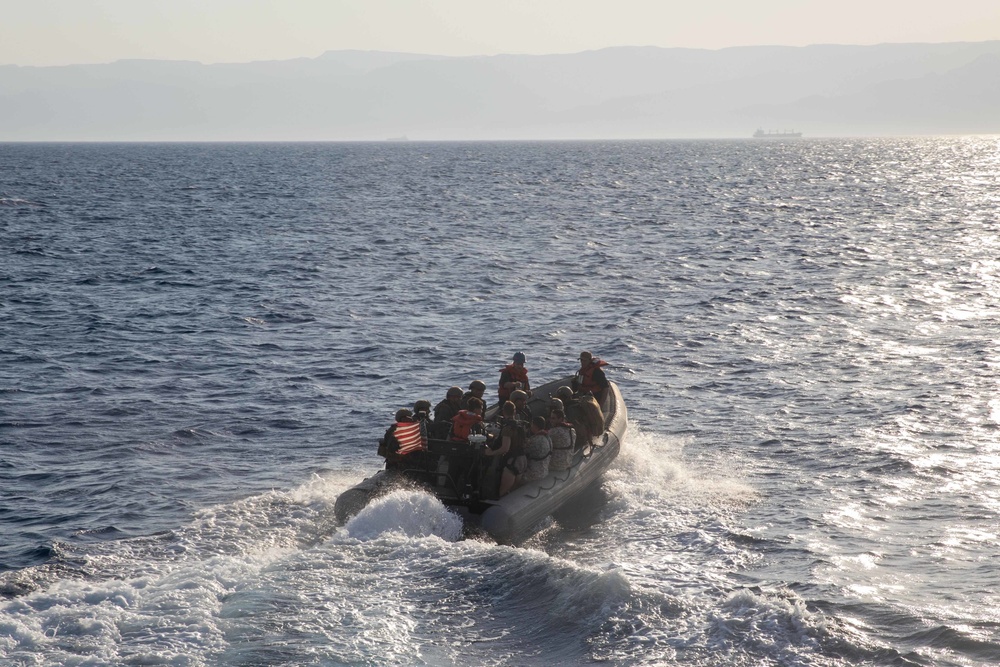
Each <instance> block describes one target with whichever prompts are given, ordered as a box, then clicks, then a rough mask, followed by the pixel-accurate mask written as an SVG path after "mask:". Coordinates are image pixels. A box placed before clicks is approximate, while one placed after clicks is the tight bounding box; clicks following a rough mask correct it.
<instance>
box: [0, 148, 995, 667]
mask: <svg viewBox="0 0 1000 667" xmlns="http://www.w3.org/2000/svg"><path fill="white" fill-rule="evenodd" d="M998 211H1000V140H998V139H997V138H995V137H969V138H922V139H858V140H840V139H839V140H801V141H789V142H782V141H774V142H754V141H698V142H606V143H600V142H593V143H587V142H581V143H572V142H567V143H482V144H477V143H453V144H449V143H439V144H435V143H420V142H408V143H385V144H376V143H369V144H192V145H183V144H149V145H129V144H121V145H117V144H3V145H0V531H2V532H0V535H2V536H3V538H2V540H0V664H3V665H161V664H162V665H183V666H195V665H473V664H474V665H553V664H555V665H585V664H610V665H699V666H706V667H708V666H719V665H722V666H730V665H732V666H750V665H753V666H760V665H782V666H784V665H803V666H804V665H822V666H841V665H934V666H937V665H992V664H997V663H998V662H1000V573H998V571H997V567H996V563H997V542H998V533H1000V519H998V514H1000V475H998V471H1000V392H998V372H1000V333H998V332H1000V259H998V258H1000V220H998ZM582 349H590V350H592V351H593V352H594V353H595V354H596V355H598V356H600V357H601V358H604V359H606V360H607V361H608V362H609V363H610V366H609V368H608V374H609V376H610V377H611V378H612V379H614V380H615V381H617V382H618V383H619V385H620V387H621V389H622V392H623V394H624V397H625V400H626V402H627V404H628V407H629V412H630V419H631V422H630V425H629V432H628V435H627V438H626V440H625V443H624V451H623V454H622V455H621V456H620V458H619V459H618V461H617V462H616V464H615V466H614V468H613V469H612V470H611V471H610V472H609V473H608V474H607V475H606V476H605V478H604V480H603V482H602V484H601V485H600V486H599V487H598V488H595V489H594V490H593V492H592V493H590V494H589V495H588V496H587V497H585V498H582V499H581V500H580V502H579V508H578V509H579V511H578V515H577V516H576V517H575V518H574V519H573V520H572V521H568V522H566V523H559V522H556V521H552V522H551V523H549V524H548V525H547V526H545V527H544V528H543V529H542V530H541V531H540V532H539V533H538V534H537V535H535V536H534V537H533V538H531V539H530V540H529V541H528V542H526V543H524V544H522V545H519V546H516V547H510V546H498V545H495V544H491V543H489V542H487V541H477V540H463V539H461V530H460V526H459V525H458V524H457V523H456V520H455V517H454V515H452V514H450V513H449V512H447V510H446V509H445V508H443V507H442V506H441V505H440V504H439V503H437V501H436V500H434V499H433V498H431V497H428V496H426V495H423V494H420V493H418V492H414V491H401V492H397V493H395V494H393V495H391V496H388V497H386V498H385V499H383V500H382V501H380V502H378V503H376V504H374V505H372V506H370V507H369V508H367V509H366V510H365V511H364V512H362V513H361V514H360V515H358V516H357V517H355V518H354V519H352V520H351V521H350V522H349V523H348V524H347V525H345V526H338V525H337V524H336V522H335V521H334V518H333V511H332V510H333V504H334V501H335V499H336V497H337V495H338V493H340V492H341V491H342V490H344V489H346V488H347V487H348V486H350V485H351V484H353V483H355V482H356V481H358V480H360V479H361V478H362V477H364V476H366V475H368V474H371V473H372V472H373V471H374V470H376V469H377V468H378V466H379V462H380V460H379V459H378V457H377V456H376V452H375V450H376V440H377V438H378V437H379V436H380V435H381V434H382V432H383V430H384V428H385V426H386V425H387V424H388V423H389V420H390V418H391V416H392V414H393V413H394V412H395V410H396V409H397V408H399V407H403V406H407V405H410V404H412V402H413V401H414V400H416V399H419V398H427V399H428V400H431V401H432V402H435V403H436V402H437V401H438V400H440V399H441V398H442V397H443V396H444V392H445V390H446V388H447V387H448V386H450V385H453V384H458V385H462V386H466V385H468V383H469V382H470V381H471V380H473V379H477V378H479V379H483V380H484V381H486V382H487V383H488V384H490V385H491V386H492V385H493V383H495V381H496V379H497V377H498V375H499V370H500V368H501V367H502V366H503V365H504V364H505V363H507V362H508V360H509V358H510V356H511V355H512V353H513V352H515V351H517V350H523V351H524V352H525V354H526V355H527V360H528V361H527V366H528V368H529V372H530V374H531V377H532V378H533V379H534V380H535V382H536V383H541V382H542V381H545V380H547V379H550V378H553V377H556V376H557V375H562V374H566V373H568V372H570V371H572V370H573V368H574V366H575V361H574V360H575V359H576V357H577V354H578V353H579V351H580V350H582Z"/></svg>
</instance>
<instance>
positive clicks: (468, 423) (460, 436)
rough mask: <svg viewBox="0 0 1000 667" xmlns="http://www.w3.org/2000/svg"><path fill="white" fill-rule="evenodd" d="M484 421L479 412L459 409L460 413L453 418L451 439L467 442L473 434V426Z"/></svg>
mask: <svg viewBox="0 0 1000 667" xmlns="http://www.w3.org/2000/svg"><path fill="white" fill-rule="evenodd" d="M481 421H483V418H482V417H481V416H480V414H479V413H478V412H470V411H469V410H459V412H458V414H457V415H455V416H454V418H452V420H451V439H452V440H456V441H458V442H466V441H468V439H469V436H470V435H472V427H473V426H475V425H476V424H478V423H479V422H481Z"/></svg>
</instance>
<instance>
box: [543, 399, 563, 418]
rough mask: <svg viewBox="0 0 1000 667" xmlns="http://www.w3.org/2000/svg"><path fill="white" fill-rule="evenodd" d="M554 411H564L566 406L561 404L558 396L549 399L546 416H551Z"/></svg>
mask: <svg viewBox="0 0 1000 667" xmlns="http://www.w3.org/2000/svg"><path fill="white" fill-rule="evenodd" d="M556 410H561V411H563V412H565V411H566V406H565V405H564V404H563V402H562V399H561V398H559V397H558V396H552V397H551V398H549V407H548V412H547V414H550V415H551V414H552V413H553V412H555V411H556Z"/></svg>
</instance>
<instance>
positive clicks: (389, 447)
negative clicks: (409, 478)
mask: <svg viewBox="0 0 1000 667" xmlns="http://www.w3.org/2000/svg"><path fill="white" fill-rule="evenodd" d="M395 419H396V421H395V423H394V424H392V425H391V426H390V427H389V428H388V429H386V432H385V436H384V437H383V438H382V439H381V440H379V446H378V454H379V456H382V457H384V458H385V469H386V470H401V469H403V468H407V467H411V466H414V465H418V464H419V462H420V461H419V459H420V456H421V454H422V452H424V451H425V450H426V449H427V431H426V427H425V425H424V423H423V422H421V421H420V420H418V419H416V418H415V417H414V416H413V413H412V412H411V411H410V410H408V409H406V408H401V409H399V410H397V411H396V415H395Z"/></svg>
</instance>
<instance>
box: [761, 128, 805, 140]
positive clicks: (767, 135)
mask: <svg viewBox="0 0 1000 667" xmlns="http://www.w3.org/2000/svg"><path fill="white" fill-rule="evenodd" d="M753 136H754V139H798V138H799V137H801V136H802V133H801V132H794V131H793V132H788V131H784V132H765V131H764V130H762V129H761V128H757V131H756V132H754V133H753Z"/></svg>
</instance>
